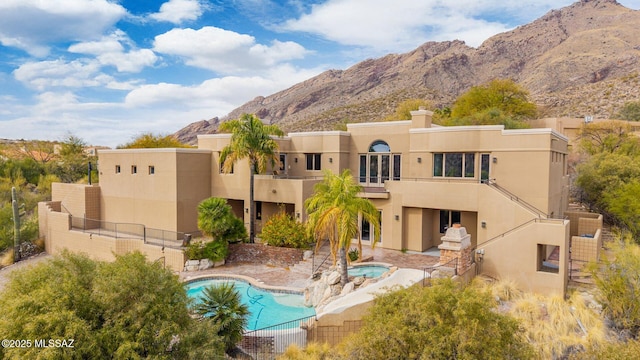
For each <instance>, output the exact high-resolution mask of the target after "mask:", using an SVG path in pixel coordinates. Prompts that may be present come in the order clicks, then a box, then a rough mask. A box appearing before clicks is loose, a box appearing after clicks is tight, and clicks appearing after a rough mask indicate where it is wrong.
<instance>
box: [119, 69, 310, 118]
mask: <svg viewBox="0 0 640 360" xmlns="http://www.w3.org/2000/svg"><path fill="white" fill-rule="evenodd" d="M321 71H322V69H307V70H299V69H295V68H293V67H291V66H278V67H275V68H273V69H271V70H270V71H269V73H268V75H267V76H249V77H239V76H227V77H222V78H213V79H209V80H206V81H204V82H202V83H201V84H198V85H195V86H183V85H179V84H168V83H158V84H149V85H143V86H140V87H139V88H137V89H135V90H133V91H131V92H130V93H129V94H128V95H127V97H126V100H125V104H126V106H127V107H129V108H137V107H146V106H154V107H155V106H161V107H173V106H175V105H176V104H178V106H179V107H184V108H192V109H195V108H200V109H207V110H208V111H209V112H208V114H209V117H211V116H213V115H225V114H227V113H228V112H230V111H231V110H233V109H234V108H236V107H237V106H238V105H239V104H242V103H244V102H247V101H249V100H251V99H253V98H254V97H256V96H258V95H264V94H270V93H273V92H277V91H279V90H282V89H284V88H287V87H289V86H292V85H294V84H296V83H298V82H301V81H304V80H306V79H308V78H310V77H313V76H315V75H317V74H319V73H320V72H321Z"/></svg>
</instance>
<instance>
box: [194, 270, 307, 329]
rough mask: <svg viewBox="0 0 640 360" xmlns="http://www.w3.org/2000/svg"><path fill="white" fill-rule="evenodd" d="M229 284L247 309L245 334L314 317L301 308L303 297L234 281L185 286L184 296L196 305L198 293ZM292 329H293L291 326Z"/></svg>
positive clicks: (217, 281)
mask: <svg viewBox="0 0 640 360" xmlns="http://www.w3.org/2000/svg"><path fill="white" fill-rule="evenodd" d="M225 282H230V283H232V284H233V285H234V286H235V288H236V291H238V292H239V293H240V295H241V297H242V299H241V301H242V303H243V304H245V305H247V306H248V307H249V312H250V315H249V319H248V322H247V328H246V329H245V330H256V329H262V328H265V327H269V326H272V325H278V324H282V323H285V322H288V321H292V320H297V319H301V318H304V317H308V316H312V315H315V314H316V312H315V309H314V308H312V307H306V306H304V296H303V295H302V294H297V293H293V292H285V291H277V290H274V291H270V290H266V289H262V288H259V287H256V286H253V285H251V284H250V283H248V282H246V281H242V280H235V279H203V280H197V281H193V282H190V283H188V284H186V288H187V295H188V296H189V297H191V298H193V299H195V300H196V301H197V302H199V301H200V296H201V293H202V290H203V289H204V288H205V287H207V286H210V285H217V284H222V283H225ZM292 326H297V324H293V325H292Z"/></svg>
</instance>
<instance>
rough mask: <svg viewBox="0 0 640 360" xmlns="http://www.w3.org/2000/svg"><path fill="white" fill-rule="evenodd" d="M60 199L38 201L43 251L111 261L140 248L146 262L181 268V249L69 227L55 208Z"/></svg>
mask: <svg viewBox="0 0 640 360" xmlns="http://www.w3.org/2000/svg"><path fill="white" fill-rule="evenodd" d="M59 208H60V204H59V202H41V203H39V204H38V218H39V221H40V232H41V236H43V237H44V239H45V250H46V251H47V253H49V254H53V255H55V254H60V253H62V252H63V251H64V250H69V251H72V252H77V253H84V254H88V255H89V256H90V257H91V258H92V259H95V260H100V261H114V260H115V256H116V255H123V254H126V253H129V252H133V251H139V252H141V253H142V254H143V255H145V256H146V257H147V260H149V261H160V262H162V261H163V260H162V258H163V257H164V264H165V266H166V267H167V268H169V269H171V270H173V271H182V269H183V267H184V262H185V255H184V252H183V251H182V250H179V249H172V248H168V247H165V248H164V250H163V249H162V247H161V246H157V245H151V244H145V243H144V240H141V239H126V238H117V239H116V238H113V237H108V236H102V235H98V234H92V233H88V232H82V231H76V230H71V221H70V219H71V218H70V216H69V214H67V213H62V212H58V211H55V210H57V209H59Z"/></svg>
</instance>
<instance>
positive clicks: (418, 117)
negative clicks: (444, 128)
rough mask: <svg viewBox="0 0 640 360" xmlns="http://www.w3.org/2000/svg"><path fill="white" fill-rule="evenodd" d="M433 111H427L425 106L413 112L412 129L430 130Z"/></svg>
mask: <svg viewBox="0 0 640 360" xmlns="http://www.w3.org/2000/svg"><path fill="white" fill-rule="evenodd" d="M432 116H433V111H429V110H426V109H425V108H424V106H421V107H420V110H415V111H412V112H411V128H413V129H419V128H429V127H431V117H432Z"/></svg>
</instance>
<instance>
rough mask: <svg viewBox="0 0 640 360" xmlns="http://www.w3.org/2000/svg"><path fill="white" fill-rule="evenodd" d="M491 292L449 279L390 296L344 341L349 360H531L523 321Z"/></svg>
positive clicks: (380, 300) (378, 301) (382, 299)
mask: <svg viewBox="0 0 640 360" xmlns="http://www.w3.org/2000/svg"><path fill="white" fill-rule="evenodd" d="M495 305H496V304H495V302H494V300H493V298H492V296H491V294H490V292H489V291H488V290H486V289H483V288H480V287H478V286H466V287H463V286H461V285H459V284H457V283H455V282H453V281H451V280H449V279H447V280H441V281H434V285H433V286H431V287H421V286H414V287H411V288H408V289H404V290H399V291H394V292H389V293H386V294H384V295H382V296H380V297H378V298H377V299H376V300H375V304H374V305H373V307H372V308H371V309H370V311H369V313H368V314H367V315H366V316H365V318H364V319H363V322H364V323H363V326H362V328H361V329H360V331H359V332H358V333H356V334H354V335H353V336H352V337H350V338H348V339H347V340H345V342H344V344H342V345H343V346H344V347H343V350H342V351H343V354H342V355H343V356H344V357H345V358H347V359H403V360H405V359H528V358H531V355H532V351H531V348H530V346H529V344H527V342H526V340H525V338H524V337H523V336H522V332H521V330H520V327H519V326H518V322H517V321H516V320H515V319H513V318H511V317H509V316H506V315H502V314H499V313H497V312H496V311H495V310H494V307H495Z"/></svg>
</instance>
